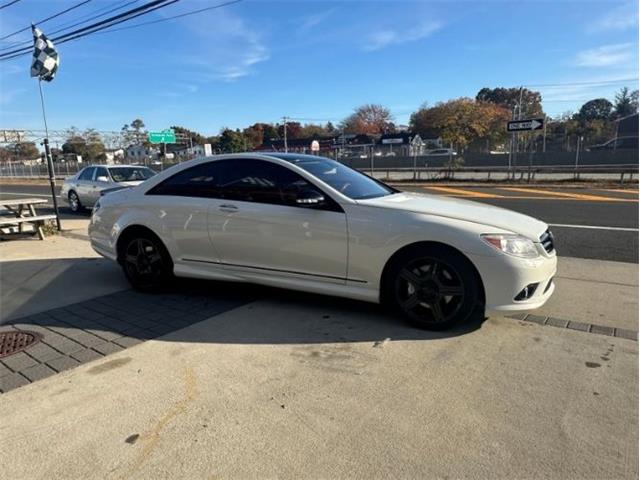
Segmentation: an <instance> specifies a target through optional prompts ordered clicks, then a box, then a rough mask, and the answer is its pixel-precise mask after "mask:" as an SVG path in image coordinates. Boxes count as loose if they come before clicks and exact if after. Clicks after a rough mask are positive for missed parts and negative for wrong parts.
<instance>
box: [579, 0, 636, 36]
mask: <svg viewBox="0 0 640 480" xmlns="http://www.w3.org/2000/svg"><path fill="white" fill-rule="evenodd" d="M636 7H637V3H636V2H627V3H625V4H623V5H620V6H619V7H617V8H614V9H613V10H611V11H610V12H609V13H607V14H606V15H604V16H602V17H600V18H598V19H597V20H595V21H594V22H593V23H592V24H590V25H588V26H587V31H589V32H605V31H612V30H613V31H622V30H627V29H629V28H633V27H635V26H636V25H638V9H637V8H636Z"/></svg>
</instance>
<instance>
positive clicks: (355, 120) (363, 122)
mask: <svg viewBox="0 0 640 480" xmlns="http://www.w3.org/2000/svg"><path fill="white" fill-rule="evenodd" d="M341 128H342V129H343V130H344V131H345V133H356V134H358V133H364V134H369V135H380V134H383V133H392V132H394V131H395V125H394V123H393V116H392V115H391V112H390V111H389V109H388V108H386V107H383V106H382V105H375V104H368V105H362V106H361V107H358V108H356V109H355V111H354V112H353V113H352V114H351V115H349V116H348V117H347V118H346V119H344V120H343V122H342V124H341Z"/></svg>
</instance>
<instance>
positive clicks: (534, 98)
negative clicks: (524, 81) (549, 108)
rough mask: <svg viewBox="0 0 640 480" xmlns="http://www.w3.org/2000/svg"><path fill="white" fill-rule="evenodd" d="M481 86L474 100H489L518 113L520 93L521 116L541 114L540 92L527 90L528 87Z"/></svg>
mask: <svg viewBox="0 0 640 480" xmlns="http://www.w3.org/2000/svg"><path fill="white" fill-rule="evenodd" d="M520 90H521V89H520V88H502V87H498V88H486V87H485V88H483V89H481V90H480V91H479V92H478V93H477V95H476V100H477V101H479V102H490V103H495V104H496V105H500V106H502V107H505V108H508V109H509V111H511V112H513V111H514V109H515V111H516V113H518V107H519V104H520V98H521V95H522V106H521V109H522V112H521V114H522V117H523V118H524V117H530V116H539V115H542V114H543V112H542V95H541V94H540V92H536V91H534V90H529V89H528V88H522V92H521V91H520Z"/></svg>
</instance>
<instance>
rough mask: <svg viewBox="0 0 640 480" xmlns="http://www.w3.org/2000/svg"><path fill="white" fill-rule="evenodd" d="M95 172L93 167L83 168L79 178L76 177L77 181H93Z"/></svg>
mask: <svg viewBox="0 0 640 480" xmlns="http://www.w3.org/2000/svg"><path fill="white" fill-rule="evenodd" d="M94 170H95V168H94V167H87V168H85V169H84V170H83V171H82V173H81V174H80V176H79V177H78V180H85V181H91V180H93V171H94Z"/></svg>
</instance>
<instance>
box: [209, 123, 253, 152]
mask: <svg viewBox="0 0 640 480" xmlns="http://www.w3.org/2000/svg"><path fill="white" fill-rule="evenodd" d="M217 147H218V149H219V150H220V152H222V153H236V152H244V151H245V150H247V148H248V145H247V139H246V138H245V137H244V135H242V133H241V132H240V131H239V130H231V129H229V128H225V129H223V130H222V131H221V132H220V136H219V137H218V145H217Z"/></svg>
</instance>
